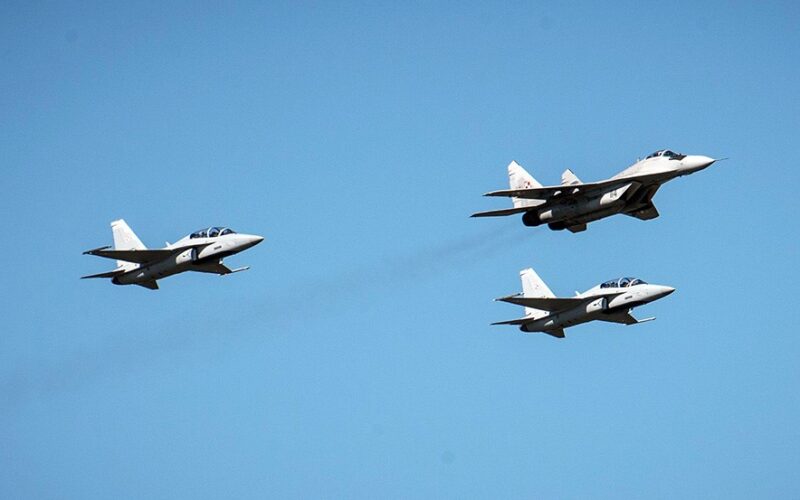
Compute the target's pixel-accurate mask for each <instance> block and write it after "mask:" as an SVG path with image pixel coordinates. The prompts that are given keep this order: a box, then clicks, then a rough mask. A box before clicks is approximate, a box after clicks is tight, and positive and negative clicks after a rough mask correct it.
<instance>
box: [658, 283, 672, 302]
mask: <svg viewBox="0 0 800 500" xmlns="http://www.w3.org/2000/svg"><path fill="white" fill-rule="evenodd" d="M674 291H675V289H674V288H672V287H671V286H663V285H657V286H656V289H655V298H656V299H660V298H662V297H666V296H667V295H669V294H671V293H672V292H674Z"/></svg>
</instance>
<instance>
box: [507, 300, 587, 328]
mask: <svg viewBox="0 0 800 500" xmlns="http://www.w3.org/2000/svg"><path fill="white" fill-rule="evenodd" d="M495 300H498V301H500V302H508V303H510V304H517V305H518V306H525V307H533V308H535V309H541V310H542V311H551V312H552V311H561V310H563V309H569V308H571V307H577V306H579V305H581V304H583V303H584V302H586V301H587V300H589V299H587V298H586V297H584V298H580V297H568V298H562V297H524V296H522V295H510V296H508V297H500V298H499V299H495ZM591 300H594V298H592V299H591ZM510 324H515V323H510Z"/></svg>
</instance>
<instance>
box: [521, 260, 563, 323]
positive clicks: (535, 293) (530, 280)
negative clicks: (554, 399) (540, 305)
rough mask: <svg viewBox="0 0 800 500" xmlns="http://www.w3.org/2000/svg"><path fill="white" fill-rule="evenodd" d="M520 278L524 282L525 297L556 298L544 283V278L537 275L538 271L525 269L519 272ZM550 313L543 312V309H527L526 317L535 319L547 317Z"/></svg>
mask: <svg viewBox="0 0 800 500" xmlns="http://www.w3.org/2000/svg"><path fill="white" fill-rule="evenodd" d="M519 278H520V280H521V281H522V295H523V296H524V297H532V298H542V297H555V295H553V292H552V291H551V290H550V287H548V286H547V284H546V283H545V282H544V281H542V278H540V277H539V275H538V274H536V271H534V270H533V269H531V268H530V267H529V268H528V269H523V270H522V271H520V272H519ZM548 314H549V313H548V312H547V311H543V310H541V309H536V308H534V307H526V308H525V315H526V316H532V317H534V318H539V317H542V316H547V315H548Z"/></svg>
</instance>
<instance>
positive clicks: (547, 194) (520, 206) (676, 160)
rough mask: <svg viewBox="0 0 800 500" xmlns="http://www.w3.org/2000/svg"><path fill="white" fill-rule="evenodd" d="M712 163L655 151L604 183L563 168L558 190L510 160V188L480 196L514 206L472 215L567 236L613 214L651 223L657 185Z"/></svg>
mask: <svg viewBox="0 0 800 500" xmlns="http://www.w3.org/2000/svg"><path fill="white" fill-rule="evenodd" d="M715 161H717V160H715V159H714V158H709V157H708V156H697V155H683V154H679V153H673V152H672V151H669V150H661V151H656V152H655V153H653V154H651V155H650V156H648V157H647V158H645V159H644V160H640V161H637V162H636V163H634V164H633V165H631V166H630V167H628V168H626V169H625V170H623V171H622V172H620V173H618V174H617V175H615V176H614V177H611V178H610V179H607V180H604V181H599V182H588V183H583V182H581V181H580V179H578V177H577V176H576V175H575V174H574V173H572V171H571V170H569V169H567V170H565V171H564V173H563V174H561V185H560V186H546V187H543V186H542V185H541V184H539V183H538V182H537V181H536V179H534V178H533V176H532V175H531V174H529V173H528V172H526V171H525V169H524V168H522V167H521V166H519V165H518V164H517V162H514V161H512V162H511V163H510V164H509V165H508V180H509V185H510V187H511V189H508V190H502V191H492V192H489V193H486V194H485V195H484V196H507V197H510V198H511V200H512V201H513V202H514V208H508V209H504V210H492V211H489V212H478V213H476V214H472V217H496V216H503V215H512V214H519V213H521V214H523V215H522V223H523V224H525V225H526V226H538V225H541V224H547V225H548V227H549V228H550V229H553V230H560V229H568V230H570V231H572V232H573V233H577V232H579V231H584V230H586V224H587V223H588V222H592V221H596V220H598V219H602V218H605V217H608V216H610V215H614V214H617V213H623V214H625V215H630V216H631V217H636V218H637V219H642V220H650V219H655V218H656V217H658V210H656V207H655V205H653V196H655V194H656V191H658V188H660V187H661V185H662V184H664V183H665V182H668V181H670V180H672V179H674V178H676V177H681V176H683V175H689V174H693V173H695V172H698V171H700V170H703V169H704V168H706V167H708V166H709V165H711V164H712V163H714V162H715Z"/></svg>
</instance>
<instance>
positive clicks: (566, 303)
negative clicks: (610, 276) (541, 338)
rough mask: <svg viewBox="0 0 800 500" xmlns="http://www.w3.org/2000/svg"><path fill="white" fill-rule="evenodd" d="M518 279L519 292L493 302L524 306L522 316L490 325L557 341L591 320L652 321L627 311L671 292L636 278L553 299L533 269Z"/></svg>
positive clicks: (521, 273) (669, 288)
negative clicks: (520, 288) (635, 316)
mask: <svg viewBox="0 0 800 500" xmlns="http://www.w3.org/2000/svg"><path fill="white" fill-rule="evenodd" d="M519 276H520V279H521V280H522V293H521V294H516V295H510V296H508V297H501V298H499V299H495V300H499V301H502V302H509V303H511V304H517V305H520V306H524V307H525V316H524V317H522V318H519V319H512V320H509V321H500V322H497V323H492V324H493V325H519V329H520V330H522V331H523V332H529V333H533V332H543V333H546V334H548V335H552V336H553V337H558V338H564V328H567V327H570V326H575V325H579V324H581V323H586V322H589V321H594V320H598V321H609V322H611V323H622V324H625V325H634V324H637V323H644V322H645V321H652V320H654V319H655V318H645V319H641V320H639V319H636V318H634V317H633V316H632V315H631V309H633V308H634V307H637V306H641V305H643V304H647V303H648V302H653V301H654V300H658V299H660V298H662V297H666V296H667V295H669V294H671V293H672V292H674V291H675V289H674V288H672V287H669V286H663V285H651V284H648V283H645V282H644V281H642V280H640V279H637V278H619V279H615V280H611V281H606V282H605V283H603V284H601V285H597V286H596V287H594V288H591V289H589V290H587V291H585V292H583V293H577V292H576V294H575V297H556V296H555V295H553V292H551V291H550V288H548V287H547V285H546V284H545V282H544V281H542V279H541V278H540V277H539V275H538V274H536V272H535V271H534V270H533V269H530V268H528V269H523V270H522V271H520V273H519Z"/></svg>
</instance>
